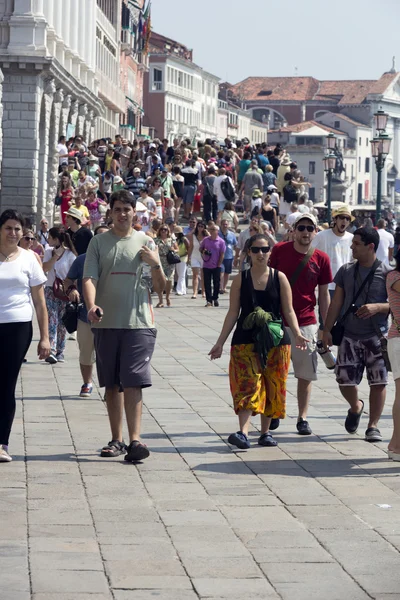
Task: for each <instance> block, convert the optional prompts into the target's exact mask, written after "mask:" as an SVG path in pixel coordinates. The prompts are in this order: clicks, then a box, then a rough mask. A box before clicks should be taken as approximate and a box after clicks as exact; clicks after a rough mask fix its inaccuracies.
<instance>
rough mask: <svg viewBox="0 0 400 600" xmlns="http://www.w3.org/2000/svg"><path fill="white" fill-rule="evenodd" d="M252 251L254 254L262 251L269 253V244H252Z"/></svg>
mask: <svg viewBox="0 0 400 600" xmlns="http://www.w3.org/2000/svg"><path fill="white" fill-rule="evenodd" d="M250 251H251V253H252V254H259V253H260V252H262V253H263V254H268V252H269V251H270V247H269V246H251V248H250Z"/></svg>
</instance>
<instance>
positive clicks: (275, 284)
mask: <svg viewBox="0 0 400 600" xmlns="http://www.w3.org/2000/svg"><path fill="white" fill-rule="evenodd" d="M252 289H253V281H252V279H251V273H250V269H248V270H247V271H242V283H241V286H240V314H239V319H238V322H237V324H236V329H235V332H234V334H233V337H232V342H231V345H232V346H238V345H239V344H253V343H254V340H253V331H252V330H251V329H243V321H244V320H245V318H246V317H247V316H248V315H249V314H250V313H252V312H253V310H254V308H255V306H254V303H253V296H252ZM254 294H255V299H256V301H257V306H260V307H261V308H262V309H263V310H265V311H267V312H270V313H272V314H273V315H274V317H275V318H276V319H279V318H280V317H281V287H280V283H279V276H278V271H277V270H276V269H271V268H270V270H269V277H268V281H267V285H266V286H265V289H264V290H254ZM283 329H284V332H285V333H284V335H283V338H282V340H281V342H280V344H279V345H280V346H283V345H286V344H290V338H289V335H288V333H287V332H286V330H285V328H283Z"/></svg>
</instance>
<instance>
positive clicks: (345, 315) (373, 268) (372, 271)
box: [340, 259, 382, 321]
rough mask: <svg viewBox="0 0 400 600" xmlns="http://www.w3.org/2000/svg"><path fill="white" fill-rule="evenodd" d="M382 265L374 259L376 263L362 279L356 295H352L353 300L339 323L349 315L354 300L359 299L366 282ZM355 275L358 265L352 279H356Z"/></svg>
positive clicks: (370, 279)
mask: <svg viewBox="0 0 400 600" xmlns="http://www.w3.org/2000/svg"><path fill="white" fill-rule="evenodd" d="M381 264H382V262H381V261H380V260H378V259H376V261H375V262H374V264H373V265H372V268H371V270H370V272H369V273H368V275H367V276H366V278H365V279H364V281H363V282H362V284H361V285H360V287H359V288H358V291H357V293H356V294H354V296H353V300H352V301H351V303H350V306H349V308H348V309H347V310H346V312H345V313H344V315H343V317H342V318H341V319H340V320H341V321H344V320H345V319H346V317H347V316H348V315H349V313H350V311H351V307H352V305H353V304H355V302H356V300H357V299H358V298H359V296H360V295H361V294H362V291H363V289H364V288H365V286H366V285H367V283H368V282H370V281H372V278H373V276H374V275H375V271H376V270H377V268H378V267H379V266H380V265H381ZM357 273H358V263H357V265H356V273H355V276H354V278H355V279H356V277H357Z"/></svg>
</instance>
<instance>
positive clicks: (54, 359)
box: [45, 354, 58, 365]
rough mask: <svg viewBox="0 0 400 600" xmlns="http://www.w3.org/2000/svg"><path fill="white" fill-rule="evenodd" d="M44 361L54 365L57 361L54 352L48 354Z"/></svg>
mask: <svg viewBox="0 0 400 600" xmlns="http://www.w3.org/2000/svg"><path fill="white" fill-rule="evenodd" d="M45 362H47V363H49V365H55V364H56V363H58V360H57V359H56V357H55V356H54V354H50V356H48V357H47V358H46V359H45Z"/></svg>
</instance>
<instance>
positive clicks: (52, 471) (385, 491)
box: [0, 296, 400, 600]
mask: <svg viewBox="0 0 400 600" xmlns="http://www.w3.org/2000/svg"><path fill="white" fill-rule="evenodd" d="M227 305H228V297H227V296H224V297H223V298H222V300H221V306H220V308H219V309H211V310H210V309H205V308H204V306H203V302H202V301H201V300H190V299H189V298H175V297H174V298H173V306H172V307H171V308H170V309H163V310H158V311H156V316H157V321H158V329H159V333H158V340H157V348H156V352H155V356H154V359H153V365H152V366H153V387H152V388H150V389H148V390H146V391H145V408H144V415H143V432H144V435H143V438H144V440H145V442H146V444H147V445H148V446H149V448H150V450H151V452H152V454H151V457H150V458H149V459H148V460H147V461H145V462H144V463H142V464H139V465H136V466H135V465H128V464H126V463H124V461H123V460H122V459H121V458H117V459H108V460H104V459H101V458H100V457H99V449H100V448H101V447H102V446H103V445H104V444H105V443H106V442H107V441H108V440H109V437H110V434H109V427H108V419H107V413H106V408H105V405H104V403H103V402H102V400H101V398H102V390H99V389H98V387H97V380H96V381H95V383H96V389H95V392H94V393H93V397H92V398H90V399H80V398H79V397H78V396H77V393H78V392H79V388H80V385H81V383H80V373H79V365H78V360H77V356H78V352H77V346H76V342H74V341H68V342H67V350H66V362H65V364H58V365H55V366H54V367H51V366H49V365H45V364H41V363H39V362H38V361H37V360H36V359H35V356H34V346H35V344H34V343H33V344H32V347H31V349H30V351H29V354H28V363H27V364H25V365H24V366H23V368H22V372H21V378H20V380H19V383H18V402H17V414H16V420H15V425H14V430H13V434H12V440H11V451H12V453H13V456H14V461H13V462H12V463H10V464H7V465H1V469H0V470H1V476H0V511H1V515H2V519H1V525H0V564H1V569H0V598H1V600H55V599H57V600H138V599H140V600H154V599H158V600H196V599H200V600H201V599H203V598H204V599H205V598H207V599H208V600H228V599H229V600H231V599H232V597H233V596H234V595H237V594H239V595H240V596H244V595H245V596H246V597H251V598H252V599H254V600H257V599H259V600H261V599H262V600H269V599H271V600H279V599H280V600H310V599H311V600H314V599H315V600H320V599H321V598H324V600H339V599H340V600H342V599H343V598H346V599H349V600H365V599H371V598H372V599H375V600H400V592H399V585H398V581H399V580H398V568H399V564H400V555H399V551H400V465H399V466H398V465H397V464H396V463H392V462H389V461H388V460H387V456H386V454H385V451H384V450H385V447H386V445H387V441H388V439H389V438H390V435H391V427H392V421H391V414H390V413H391V405H392V402H393V398H394V385H393V383H392V382H391V383H390V385H389V388H388V398H387V406H386V408H385V412H384V415H383V418H382V421H381V430H382V433H383V435H384V438H385V441H384V443H382V444H367V443H366V442H364V440H363V432H364V429H365V428H366V424H367V419H366V418H365V417H363V419H362V421H361V426H360V430H359V434H357V435H354V436H350V435H348V434H347V433H346V431H345V430H344V427H343V424H344V418H345V415H346V412H347V405H346V402H345V401H344V400H343V399H342V398H341V396H340V393H339V390H338V388H337V385H336V383H335V381H334V377H333V375H332V374H331V373H329V372H328V371H327V370H326V369H325V367H324V365H323V364H321V365H320V373H319V380H318V382H316V383H315V384H314V386H313V393H312V401H311V408H310V415H309V420H310V424H311V426H312V428H313V431H314V435H313V436H310V437H308V438H301V437H299V436H298V435H297V434H296V432H295V423H296V414H297V410H296V409H297V402H296V396H295V393H296V381H295V379H294V377H293V374H292V373H291V375H290V377H289V381H288V417H287V419H286V420H284V421H283V422H282V423H281V427H280V428H279V430H278V431H277V432H276V434H275V437H276V439H277V440H278V442H279V446H278V447H277V448H271V449H268V448H261V447H259V446H257V438H258V435H259V421H258V419H256V418H255V419H253V420H252V427H251V433H250V440H251V444H252V448H251V449H250V450H249V451H247V452H246V451H238V450H236V449H235V450H233V449H232V448H231V447H230V446H229V445H228V444H227V437H228V435H229V433H231V432H232V431H235V430H236V429H237V420H236V417H235V415H234V413H233V410H232V405H231V397H230V392H229V381H228V377H227V369H228V364H229V346H228V345H227V346H226V348H225V352H224V355H223V357H222V358H221V360H220V361H216V362H213V363H211V362H210V361H209V360H208V358H207V353H208V352H209V350H210V348H211V346H212V345H213V343H214V342H215V340H216V338H217V335H218V333H219V330H220V327H221V325H222V321H223V319H224V317H225V314H226V308H227ZM35 335H37V332H36V334H35ZM360 389H361V394H362V397H363V398H367V394H368V386H367V384H366V382H365V381H363V382H362V384H361V386H360ZM367 405H368V402H366V407H367Z"/></svg>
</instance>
